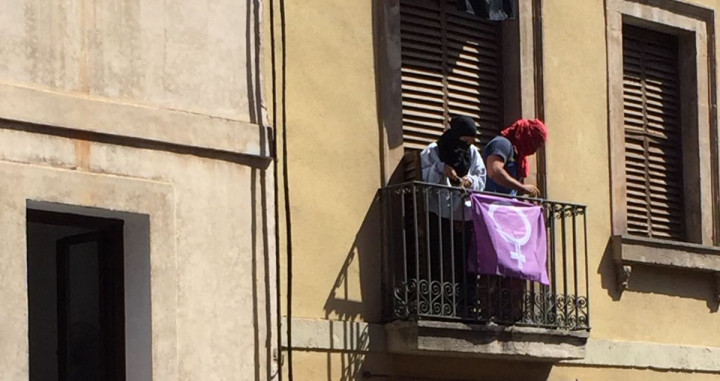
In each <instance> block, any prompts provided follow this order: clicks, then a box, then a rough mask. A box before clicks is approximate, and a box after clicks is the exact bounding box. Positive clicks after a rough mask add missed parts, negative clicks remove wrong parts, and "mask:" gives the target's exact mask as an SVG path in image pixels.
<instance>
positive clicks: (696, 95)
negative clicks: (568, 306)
mask: <svg viewBox="0 0 720 381" xmlns="http://www.w3.org/2000/svg"><path fill="white" fill-rule="evenodd" d="M605 5H606V12H605V15H606V37H607V63H608V134H609V160H610V183H611V184H610V197H611V212H612V241H611V244H612V245H611V247H612V253H613V258H614V260H615V263H616V265H618V266H620V267H619V270H620V271H619V272H618V282H619V285H620V286H621V288H624V287H627V284H628V283H627V278H628V276H629V275H630V273H631V267H632V266H634V265H653V266H667V267H674V268H682V269H687V270H695V271H717V268H720V267H719V266H720V261H717V260H716V259H717V258H718V254H719V253H720V248H718V247H714V245H718V244H720V224H719V223H718V222H717V221H720V218H718V217H719V216H720V213H719V211H720V202H719V201H718V200H720V171H718V168H720V160H718V146H717V139H718V128H717V113H716V111H715V110H716V104H717V97H716V94H717V83H716V82H717V81H716V70H717V68H716V64H715V50H716V39H715V14H714V12H713V11H712V10H711V9H708V8H704V7H700V6H696V5H692V4H688V3H687V2H683V1H675V0H666V1H658V2H640V1H635V0H607V1H606V2H605Z"/></svg>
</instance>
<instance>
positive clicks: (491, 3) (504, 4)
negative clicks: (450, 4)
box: [458, 0, 517, 21]
mask: <svg viewBox="0 0 720 381" xmlns="http://www.w3.org/2000/svg"><path fill="white" fill-rule="evenodd" d="M458 8H459V9H460V10H461V11H463V12H467V13H472V14H474V15H476V16H478V17H480V18H483V19H485V20H491V21H503V20H507V19H514V18H515V17H516V16H517V15H516V13H515V4H514V1H513V0H458Z"/></svg>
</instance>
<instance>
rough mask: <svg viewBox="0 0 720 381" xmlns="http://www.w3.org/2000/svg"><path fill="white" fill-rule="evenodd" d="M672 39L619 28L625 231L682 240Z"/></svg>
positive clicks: (674, 43)
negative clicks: (621, 56) (621, 74)
mask: <svg viewBox="0 0 720 381" xmlns="http://www.w3.org/2000/svg"><path fill="white" fill-rule="evenodd" d="M677 46H678V43H677V39H676V38H675V37H674V36H670V35H665V34H662V33H658V32H652V31H648V30H643V29H640V28H635V27H631V26H624V27H623V74H624V76H623V77H624V81H623V100H624V114H625V126H624V128H625V174H626V180H627V188H626V190H627V223H628V233H629V234H631V235H639V236H644V237H653V238H665V239H674V240H682V239H684V237H685V226H684V219H685V216H684V211H683V173H682V168H683V163H682V140H681V130H680V128H681V119H680V96H679V94H680V91H679V89H680V84H679V75H678V74H679V73H678V56H677V51H678V50H677Z"/></svg>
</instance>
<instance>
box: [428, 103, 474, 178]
mask: <svg viewBox="0 0 720 381" xmlns="http://www.w3.org/2000/svg"><path fill="white" fill-rule="evenodd" d="M475 135H477V125H476V124H475V121H474V120H473V119H472V118H471V117H469V116H454V117H453V118H452V119H451V120H450V128H449V129H448V130H446V131H445V132H444V133H443V134H442V136H440V139H438V141H437V145H438V151H439V153H440V160H441V161H442V162H443V163H445V164H447V165H449V166H451V167H453V169H455V173H457V175H458V176H459V177H463V176H465V175H467V173H468V170H470V145H469V144H467V143H465V142H464V141H462V140H460V137H462V136H472V137H473V138H474V137H475Z"/></svg>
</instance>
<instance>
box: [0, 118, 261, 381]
mask: <svg viewBox="0 0 720 381" xmlns="http://www.w3.org/2000/svg"><path fill="white" fill-rule="evenodd" d="M0 139H2V141H3V142H5V144H6V146H5V148H4V149H3V150H2V153H0V168H2V169H1V170H2V174H3V176H2V177H3V179H5V181H3V183H2V186H1V187H0V189H1V191H0V202H2V204H3V210H4V213H3V218H2V226H3V229H2V232H3V233H2V239H1V240H0V241H2V242H3V262H4V263H5V264H6V265H5V266H3V267H2V276H0V279H2V283H3V287H2V290H3V291H2V295H3V296H2V299H3V300H4V301H5V302H4V304H5V306H6V308H3V310H2V311H3V312H2V319H1V320H2V321H3V324H2V335H3V338H4V339H3V340H2V343H1V344H0V353H2V354H3V355H2V356H0V357H2V359H3V360H2V362H3V364H2V368H3V369H4V370H5V371H4V372H5V374H6V375H8V374H12V375H16V376H17V377H12V379H23V378H25V379H27V371H28V369H27V307H26V303H27V300H26V291H25V290H26V288H25V276H26V269H25V245H26V244H25V233H24V232H25V218H24V213H25V207H26V206H25V204H26V200H35V201H48V202H53V203H60V204H69V205H75V206H88V207H95V208H102V209H109V210H117V211H126V212H133V213H141V214H148V215H149V216H150V232H151V236H150V246H151V275H150V276H151V284H152V293H151V308H152V335H153V341H152V356H153V357H152V363H153V374H154V379H158V380H194V379H214V380H226V379H228V378H232V377H233V376H234V375H237V374H247V375H252V374H254V373H255V372H258V375H260V376H261V378H262V379H265V378H266V374H267V373H266V364H267V363H268V361H270V360H269V359H268V357H269V356H268V353H271V351H272V346H273V344H274V343H273V341H272V335H273V333H272V332H270V331H269V330H268V328H271V327H272V325H273V324H274V323H273V309H272V308H273V306H274V303H273V301H272V298H273V297H274V291H273V290H272V287H273V280H274V271H272V270H271V271H269V272H268V268H267V267H266V266H267V263H268V262H266V261H268V260H269V259H270V258H269V256H270V255H272V251H273V247H272V241H264V240H263V234H265V233H266V232H269V233H270V234H272V227H271V226H270V221H269V220H268V219H267V218H268V216H266V215H263V209H262V206H261V203H262V200H263V198H265V201H264V202H266V203H268V204H267V207H268V208H272V207H273V205H272V198H266V197H265V195H264V194H263V193H262V192H263V186H268V183H267V182H268V181H270V180H271V179H269V178H266V179H263V178H262V176H261V172H262V169H260V168H253V167H249V166H246V165H243V164H239V163H233V162H228V161H218V160H213V159H210V158H199V157H195V156H192V155H177V154H174V153H171V152H163V151H156V150H148V149H138V148H132V147H126V146H118V145H112V144H103V143H95V142H87V141H79V140H75V139H69V138H60V137H48V136H43V135H39V134H33V133H28V132H20V131H11V130H4V129H0ZM270 210H271V209H270ZM253 229H254V230H253ZM264 242H266V243H267V244H265V243H264ZM266 276H267V277H268V279H269V282H268V283H266V282H265V281H263V279H265V277H266ZM268 324H269V325H270V327H268ZM266 340H267V341H266ZM268 346H269V347H268ZM256 353H257V356H259V357H258V358H257V359H256V358H255V356H256ZM257 360H259V362H256V361H257Z"/></svg>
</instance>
